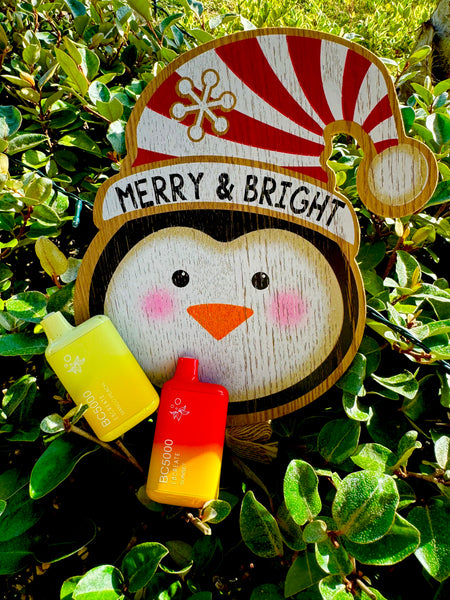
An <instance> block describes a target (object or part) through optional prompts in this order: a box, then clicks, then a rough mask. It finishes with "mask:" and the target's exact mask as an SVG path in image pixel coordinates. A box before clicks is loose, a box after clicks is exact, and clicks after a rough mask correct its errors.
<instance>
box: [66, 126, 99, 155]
mask: <svg viewBox="0 0 450 600" xmlns="http://www.w3.org/2000/svg"><path fill="white" fill-rule="evenodd" d="M59 143H60V144H61V146H69V147H74V148H80V150H85V151H86V152H90V153H91V154H95V155H96V156H101V155H102V153H101V150H100V148H99V146H98V144H97V143H96V142H94V140H93V139H92V138H90V137H89V136H88V134H87V133H85V132H84V131H71V132H70V133H67V134H66V135H63V137H62V138H61V139H60V140H59Z"/></svg>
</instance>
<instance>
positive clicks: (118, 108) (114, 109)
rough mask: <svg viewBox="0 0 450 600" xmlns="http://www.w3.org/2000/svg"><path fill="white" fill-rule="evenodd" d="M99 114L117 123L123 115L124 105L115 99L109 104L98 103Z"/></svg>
mask: <svg viewBox="0 0 450 600" xmlns="http://www.w3.org/2000/svg"><path fill="white" fill-rule="evenodd" d="M95 107H96V109H97V110H98V112H99V113H100V114H101V115H102V117H105V119H107V120H108V121H110V122H112V121H117V120H118V119H120V117H121V116H122V113H123V105H122V103H121V101H120V100H119V99H118V98H113V99H112V100H110V101H109V102H102V101H101V100H98V101H97V104H96V105H95Z"/></svg>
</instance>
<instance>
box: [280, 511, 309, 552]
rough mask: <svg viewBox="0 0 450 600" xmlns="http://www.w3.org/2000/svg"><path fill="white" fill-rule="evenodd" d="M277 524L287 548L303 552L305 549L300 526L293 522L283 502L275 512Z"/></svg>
mask: <svg viewBox="0 0 450 600" xmlns="http://www.w3.org/2000/svg"><path fill="white" fill-rule="evenodd" d="M277 523H278V527H279V528H280V532H281V536H282V538H283V541H284V543H285V544H286V546H288V548H290V549H291V550H296V551H299V550H304V549H305V548H306V542H305V540H304V539H303V532H302V529H301V527H300V525H298V524H297V523H296V522H295V521H294V519H293V518H292V515H291V513H290V512H289V511H288V509H287V506H286V504H285V503H284V502H282V503H281V504H280V506H279V508H278V511H277Z"/></svg>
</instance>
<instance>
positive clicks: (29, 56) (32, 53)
mask: <svg viewBox="0 0 450 600" xmlns="http://www.w3.org/2000/svg"><path fill="white" fill-rule="evenodd" d="M40 55H41V47H40V46H39V45H38V44H28V46H25V48H24V49H23V52H22V58H23V60H24V61H25V62H26V63H27V65H35V64H36V63H37V62H38V61H39V57H40Z"/></svg>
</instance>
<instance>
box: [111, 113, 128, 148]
mask: <svg viewBox="0 0 450 600" xmlns="http://www.w3.org/2000/svg"><path fill="white" fill-rule="evenodd" d="M125 128H126V123H125V121H120V120H119V121H113V122H112V123H111V124H110V126H109V127H108V133H107V134H106V138H107V140H108V141H109V143H110V144H111V146H112V148H113V150H115V151H116V152H117V154H119V155H123V154H125V153H126V151H127V148H126V144H125Z"/></svg>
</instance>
